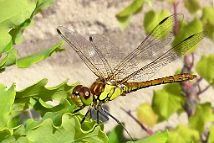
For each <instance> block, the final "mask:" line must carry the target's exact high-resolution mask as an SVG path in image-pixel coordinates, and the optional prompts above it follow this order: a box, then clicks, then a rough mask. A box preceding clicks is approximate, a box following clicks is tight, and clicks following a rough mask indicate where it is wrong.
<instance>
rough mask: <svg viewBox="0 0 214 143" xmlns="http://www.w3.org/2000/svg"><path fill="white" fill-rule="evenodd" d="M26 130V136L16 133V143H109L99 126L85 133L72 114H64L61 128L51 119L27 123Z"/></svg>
mask: <svg viewBox="0 0 214 143" xmlns="http://www.w3.org/2000/svg"><path fill="white" fill-rule="evenodd" d="M24 130H25V132H24V134H23V132H20V131H19V132H18V130H16V131H15V134H16V138H15V139H16V142H21V141H27V142H33V143H59V142H63V143H65V142H90V143H91V142H99V143H106V142H108V138H107V136H106V135H105V134H104V132H103V131H102V130H101V129H100V127H99V126H98V125H97V124H93V126H92V127H91V130H88V131H84V130H82V129H81V125H80V121H79V120H78V119H77V117H76V116H74V115H71V114H64V115H63V116H62V122H61V124H60V125H59V126H55V125H54V124H53V122H52V120H51V118H48V119H45V120H43V121H42V122H39V121H34V120H32V119H30V120H28V121H27V122H26V124H25V126H24ZM19 133H21V134H22V136H21V135H20V134H19ZM20 140H21V141H20ZM5 141H6V140H5Z"/></svg>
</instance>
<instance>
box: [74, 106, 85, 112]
mask: <svg viewBox="0 0 214 143" xmlns="http://www.w3.org/2000/svg"><path fill="white" fill-rule="evenodd" d="M84 107H85V106H81V107H80V108H79V109H76V110H74V111H73V114H74V113H77V112H79V111H80V110H82V109H83V108H84Z"/></svg>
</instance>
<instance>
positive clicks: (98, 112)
mask: <svg viewBox="0 0 214 143" xmlns="http://www.w3.org/2000/svg"><path fill="white" fill-rule="evenodd" d="M99 113H100V112H99V109H98V110H97V124H99V123H100V121H99V120H100V119H99V118H100V117H99Z"/></svg>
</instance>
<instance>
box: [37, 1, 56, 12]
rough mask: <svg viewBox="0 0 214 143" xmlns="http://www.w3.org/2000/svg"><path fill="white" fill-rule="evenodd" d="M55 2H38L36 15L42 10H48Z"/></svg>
mask: <svg viewBox="0 0 214 143" xmlns="http://www.w3.org/2000/svg"><path fill="white" fill-rule="evenodd" d="M54 2H55V0H37V6H36V7H37V8H36V11H35V13H38V12H39V11H40V10H42V9H46V8H48V7H49V6H50V5H51V4H53V3H54Z"/></svg>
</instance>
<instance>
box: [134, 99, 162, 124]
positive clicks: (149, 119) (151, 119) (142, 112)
mask: <svg viewBox="0 0 214 143" xmlns="http://www.w3.org/2000/svg"><path fill="white" fill-rule="evenodd" d="M137 117H138V120H139V121H140V122H141V123H142V124H145V125H147V126H148V127H153V126H154V125H155V124H156V123H157V120H158V116H157V115H156V114H155V112H154V111H153V109H152V107H151V105H150V104H148V103H143V104H141V105H140V106H138V108H137Z"/></svg>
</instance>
